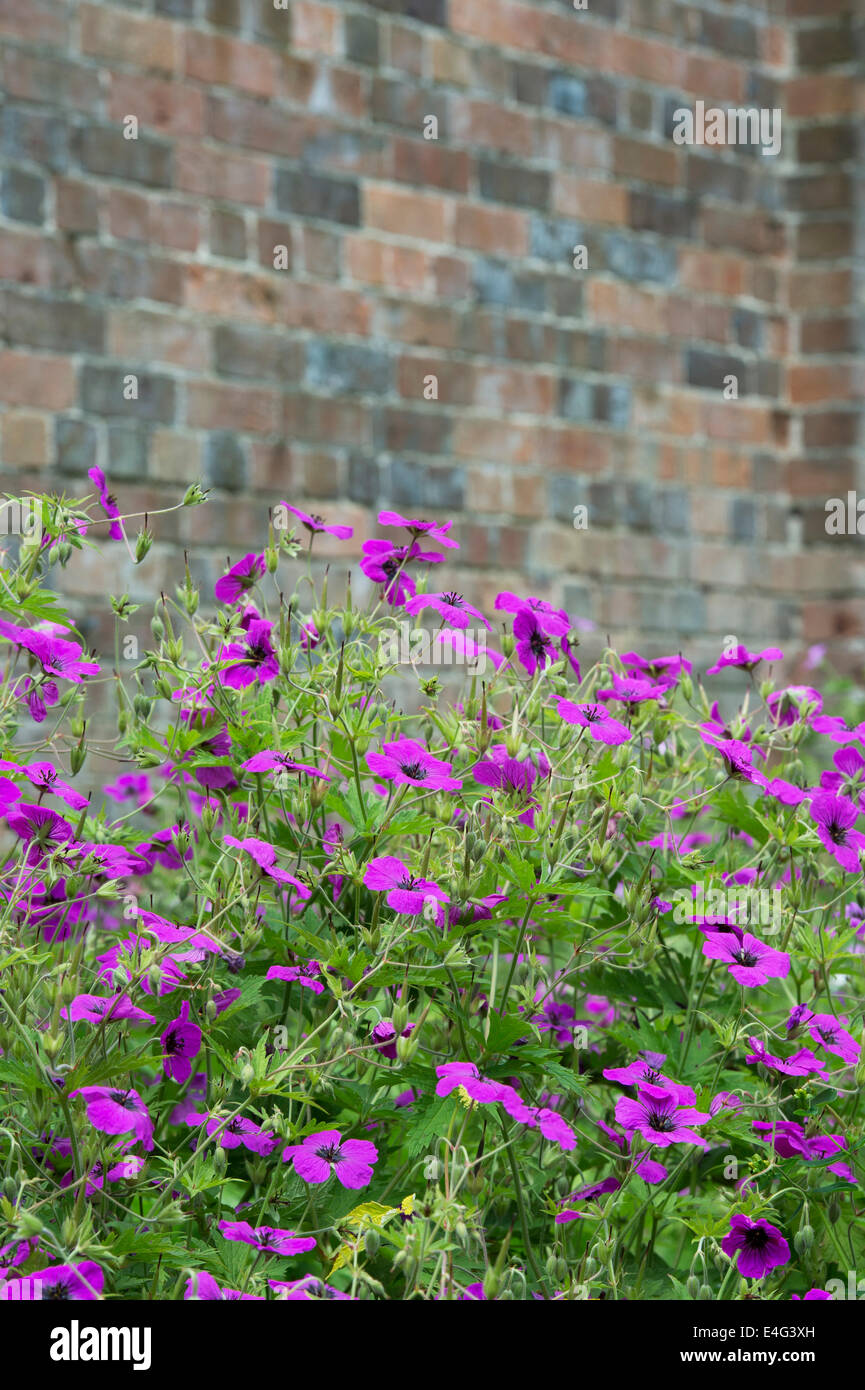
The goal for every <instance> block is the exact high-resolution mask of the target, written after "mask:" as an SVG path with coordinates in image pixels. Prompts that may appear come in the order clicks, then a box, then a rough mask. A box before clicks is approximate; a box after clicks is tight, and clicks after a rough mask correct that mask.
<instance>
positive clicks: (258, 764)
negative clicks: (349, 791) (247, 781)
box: [240, 748, 330, 782]
mask: <svg viewBox="0 0 865 1390" xmlns="http://www.w3.org/2000/svg"><path fill="white" fill-rule="evenodd" d="M240 766H241V767H242V768H243V770H244V772H277V773H279V772H302V773H304V775H305V776H307V777H320V778H321V779H322V780H323V781H325V782H329V781H330V777H329V775H328V773H326V772H322V770H321V768H318V767H310V765H309V763H296V762H294V761H293V759H292V758H290V757H289V756H288V754H287V753H280V752H279V750H278V749H277V748H263V749H262V751H261V752H260V753H253V755H252V757H251V758H247V760H246V762H245V763H241V764H240Z"/></svg>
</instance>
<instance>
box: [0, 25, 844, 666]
mask: <svg viewBox="0 0 865 1390" xmlns="http://www.w3.org/2000/svg"><path fill="white" fill-rule="evenodd" d="M279 4H280V0H126V3H119V2H118V3H110V4H109V3H87V0H0V46H2V69H0V70H2V85H3V97H2V111H0V162H2V174H0V277H2V281H3V284H2V290H0V336H2V346H0V411H2V418H0V449H2V454H0V467H2V475H3V486H4V487H5V488H6V489H7V490H12V491H16V490H18V491H20V490H23V489H26V488H29V487H33V488H41V487H45V486H50V487H53V488H56V489H58V490H61V491H62V490H65V491H66V492H67V493H69V494H71V495H76V494H79V495H80V494H81V493H82V492H83V491H85V490H87V491H89V490H92V489H91V488H90V485H89V484H88V483H87V479H86V471H87V469H88V467H90V466H92V465H93V464H94V463H97V464H99V465H100V466H101V467H102V468H103V469H104V470H105V472H106V474H107V475H108V477H109V480H110V484H111V487H112V490H113V492H114V493H115V494H116V495H117V496H118V499H119V501H120V503H121V506H122V507H123V509H124V511H143V510H145V509H149V510H151V511H154V510H156V509H158V508H160V507H164V506H166V505H168V504H169V503H170V502H172V501H174V500H176V499H177V498H179V497H180V496H182V494H183V491H184V489H185V487H186V486H187V484H188V483H190V482H192V481H195V480H202V481H203V483H204V485H205V486H208V487H210V488H212V489H213V491H212V495H211V500H210V502H209V504H208V505H207V506H206V507H201V508H197V509H192V510H185V511H183V512H179V513H174V514H172V515H169V516H165V517H157V518H155V519H154V521H153V527H154V530H155V532H156V536H157V543H156V546H155V547H154V550H153V552H152V553H151V556H150V558H149V559H148V561H147V563H146V564H145V565H144V566H142V568H141V569H140V570H139V571H134V570H132V569H131V567H130V566H129V565H128V564H127V562H126V560H125V558H124V555H123V552H122V547H121V546H119V545H117V546H115V547H113V548H112V549H110V550H109V551H106V552H105V553H104V554H90V555H86V556H84V557H83V558H81V559H79V560H77V561H76V562H75V563H74V565H73V566H72V567H71V570H70V575H69V581H68V582H69V584H70V586H71V587H72V588H73V590H75V591H76V592H77V593H78V594H79V595H80V600H81V601H80V605H79V607H78V608H77V610H76V616H77V618H78V620H79V622H80V623H81V624H82V626H83V627H84V630H85V633H88V634H89V631H90V630H92V631H93V633H94V636H93V638H92V640H94V641H96V639H97V637H98V635H99V634H98V631H97V629H98V626H99V621H100V618H99V614H100V613H101V611H102V605H103V603H104V595H105V594H106V592H107V591H113V592H121V591H123V590H128V591H129V592H131V593H132V594H133V595H136V594H138V595H139V596H142V597H144V596H146V597H152V596H153V594H154V593H155V592H156V591H158V589H159V588H160V587H165V588H167V589H173V587H174V584H175V583H176V582H178V581H179V579H180V578H181V566H182V551H183V550H184V549H186V550H187V551H188V554H189V558H190V564H191V566H192V569H193V573H194V574H195V575H196V576H197V577H200V578H201V579H202V580H203V581H204V582H205V583H206V584H207V585H208V586H211V585H212V583H213V582H214V580H215V579H216V578H217V577H218V575H219V573H221V571H222V568H223V565H224V561H225V557H226V555H229V554H230V555H231V556H232V558H233V559H237V558H238V557H239V556H240V555H242V554H243V553H245V551H246V550H248V549H250V548H252V547H260V546H261V544H262V543H263V541H264V538H265V533H266V526H267V518H268V509H269V508H270V507H273V506H274V505H276V504H277V503H278V502H279V501H281V500H287V501H291V502H298V503H308V504H309V509H310V510H315V511H319V512H323V513H325V514H326V515H327V516H328V519H330V520H337V521H344V522H348V523H350V524H352V525H353V526H354V527H355V537H354V540H353V541H350V542H347V543H342V544H340V543H336V542H335V543H334V544H333V545H332V546H331V547H330V552H328V548H327V546H326V545H324V546H321V547H320V552H321V553H322V555H326V554H327V553H331V554H332V555H335V556H342V557H343V558H346V559H347V558H348V557H350V556H354V555H356V554H357V553H358V552H359V548H360V543H361V540H362V539H363V538H364V537H365V536H367V535H369V534H372V533H374V531H375V527H374V521H375V514H376V512H377V511H378V509H380V508H381V507H392V508H396V509H397V510H401V511H404V512H406V513H407V514H409V515H420V516H435V517H437V518H440V519H446V518H450V517H453V518H454V519H455V523H456V525H455V533H456V534H457V535H458V536H459V539H460V541H461V544H462V549H461V550H460V551H459V553H458V555H457V556H456V560H455V561H451V556H450V555H449V557H448V559H449V565H448V579H447V582H448V585H452V586H453V587H456V588H462V589H463V591H464V592H465V593H466V594H467V596H469V597H470V598H472V599H473V600H474V601H475V602H478V601H480V602H482V603H483V604H485V605H486V606H487V607H488V608H489V607H491V603H492V599H493V596H494V594H495V593H496V591H497V589H498V588H500V587H502V586H504V587H508V588H512V589H516V590H520V591H523V592H528V593H534V594H540V595H544V596H547V597H551V598H554V599H556V600H557V601H559V602H561V603H562V604H564V605H565V606H566V607H567V608H568V609H569V610H570V611H571V613H572V614H573V615H575V616H577V615H579V616H581V617H584V618H589V619H592V620H593V621H594V622H595V623H596V624H597V625H598V629H599V636H600V635H601V634H604V635H605V634H606V633H609V634H610V635H611V637H612V638H613V640H614V641H615V642H621V643H625V644H627V645H628V646H632V645H635V644H640V645H641V646H642V647H644V648H653V649H655V650H656V651H657V650H658V649H660V650H662V651H663V652H667V651H670V650H674V649H675V648H676V647H677V645H679V644H680V643H681V644H684V645H685V647H686V649H687V650H688V652H689V653H692V654H694V655H695V656H697V657H698V658H699V657H701V656H709V655H711V656H713V657H714V656H715V655H716V654H717V651H718V646H719V641H720V639H721V638H722V636H724V635H726V634H735V635H736V636H737V637H738V639H739V640H741V641H744V642H747V643H749V644H755V643H766V642H769V641H772V642H776V641H777V642H780V643H781V644H782V645H785V646H786V647H788V648H789V649H790V650H791V652H793V653H796V652H797V651H798V652H801V651H804V649H805V648H806V647H807V646H808V645H809V644H810V643H814V642H818V641H820V642H826V643H827V644H828V645H829V647H830V650H831V651H832V652H833V653H834V654H835V655H836V657H837V659H838V660H839V661H841V662H842V663H848V664H849V663H851V662H854V663H855V662H858V660H859V658H860V654H861V652H862V650H863V640H865V562H863V558H862V556H863V553H865V551H863V547H865V537H859V536H856V535H853V536H830V535H827V533H826V528H825V519H826V510H825V508H826V502H827V500H828V499H829V498H832V497H842V498H846V496H847V493H848V491H849V490H855V489H856V488H857V487H861V488H863V493H862V495H863V496H865V479H863V477H862V471H863V470H862V457H863V456H862V450H861V442H862V435H861V413H862V396H863V385H865V380H863V378H865V366H863V361H865V359H863V355H862V347H863V343H862V334H861V325H862V307H863V269H865V194H863V166H862V162H861V161H862V150H863V140H862V130H863V124H865V82H863V70H865V68H863V65H865V10H863V8H861V7H860V6H859V5H858V4H857V3H855V0H850V2H849V3H848V0H748V3H735V0H730V2H729V3H728V0H687V2H685V0H682V2H677V0H587V8H586V9H585V10H577V9H575V8H574V5H573V4H572V3H571V0H523V2H522V3H517V0H366V2H365V3H355V0H345V3H316V0H288V3H287V4H286V6H285V7H284V8H282V7H280V8H277V5H279ZM698 100H699V101H703V102H704V103H705V104H706V105H707V106H710V107H711V106H721V107H729V106H736V107H742V106H756V107H761V108H769V109H772V108H780V109H781V111H782V114H783V140H782V148H781V152H780V154H779V155H778V156H777V157H765V156H763V155H762V154H761V152H760V150H759V148H754V147H751V148H747V147H741V146H740V147H721V148H717V147H715V148H708V147H703V148H699V147H695V146H682V145H677V144H676V143H675V142H674V141H673V139H672V131H673V125H674V115H673V113H674V112H675V110H676V109H677V108H682V107H687V108H694V106H695V104H696V102H697V101H698ZM130 118H134V121H130ZM430 118H435V119H434V120H431V119H430ZM136 123H137V124H136ZM133 131H134V132H135V136H134V137H131V132H133ZM575 247H584V248H585V256H584V258H581V256H580V255H579V254H578V255H577V256H576V258H575V252H574V248H575ZM575 259H576V260H577V261H578V262H579V261H580V260H581V259H584V264H583V265H577V266H576V267H575V264H574V261H575ZM130 375H133V376H135V377H136V378H137V381H138V397H137V399H127V398H126V396H125V394H124V387H123V383H124V378H127V377H128V376H130ZM730 376H735V377H736V379H737V384H738V399H725V398H724V391H723V383H724V378H725V377H730ZM431 378H435V386H434V387H433V385H432V384H431ZM434 390H437V397H434V396H433V395H432V392H433V391H434ZM582 506H585V507H586V509H587V511H586V513H585V517H584V518H583V514H581V513H579V512H578V511H577V512H575V508H580V507H582ZM581 519H584V520H585V522H586V525H585V527H582V526H580V525H579V522H580V520H581ZM575 522H576V523H577V525H575ZM379 534H381V532H380V531H379ZM451 554H453V552H452V553H451ZM338 571H339V564H338V562H336V563H335V565H334V571H333V572H334V575H335V576H336V574H337V572H338ZM97 598H98V599H99V602H95V600H96V599H97ZM88 624H90V628H88Z"/></svg>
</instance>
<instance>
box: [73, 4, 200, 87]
mask: <svg viewBox="0 0 865 1390" xmlns="http://www.w3.org/2000/svg"><path fill="white" fill-rule="evenodd" d="M79 18H80V22H81V51H82V53H89V54H92V55H93V56H94V57H96V58H108V59H110V60H112V61H119V62H122V63H130V64H131V65H133V66H135V67H137V68H157V69H159V70H160V71H163V72H174V71H176V70H177V69H178V67H179V64H180V53H181V30H180V27H179V26H178V25H177V24H172V23H171V21H170V20H167V19H157V18H155V17H151V16H147V17H144V16H141V15H136V14H131V13H130V11H129V10H127V9H113V8H112V9H108V8H107V7H106V6H105V5H89V4H82V5H81V6H80V9H79Z"/></svg>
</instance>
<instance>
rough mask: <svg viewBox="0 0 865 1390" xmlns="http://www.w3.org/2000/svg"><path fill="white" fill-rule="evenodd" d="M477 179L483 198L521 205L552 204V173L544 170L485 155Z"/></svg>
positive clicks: (541, 206)
mask: <svg viewBox="0 0 865 1390" xmlns="http://www.w3.org/2000/svg"><path fill="white" fill-rule="evenodd" d="M478 180H479V184H480V191H481V197H482V198H486V199H489V200H491V201H493V202H496V203H513V204H514V205H515V206H517V207H521V208H546V207H549V203H550V175H549V174H548V173H547V172H546V171H545V170H541V169H532V168H531V167H530V166H529V165H527V164H517V163H510V162H506V161H505V160H502V159H492V158H490V157H489V156H488V155H482V156H481V158H480V159H479V161H478Z"/></svg>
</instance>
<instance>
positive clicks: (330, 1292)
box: [267, 1274, 353, 1303]
mask: <svg viewBox="0 0 865 1390" xmlns="http://www.w3.org/2000/svg"><path fill="white" fill-rule="evenodd" d="M267 1282H268V1284H269V1285H270V1287H271V1288H272V1289H276V1290H277V1295H276V1296H277V1298H278V1299H280V1300H281V1301H283V1302H287V1303H298V1302H306V1303H313V1302H318V1301H319V1300H325V1301H333V1302H344V1303H351V1302H353V1299H352V1296H351V1294H350V1293H342V1292H341V1291H340V1290H339V1289H335V1288H334V1287H333V1285H332V1284H325V1283H323V1282H322V1281H321V1279H318V1278H316V1276H315V1275H314V1274H305V1275H304V1276H303V1278H302V1279H289V1280H288V1281H286V1280H282V1279H268V1281H267Z"/></svg>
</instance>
